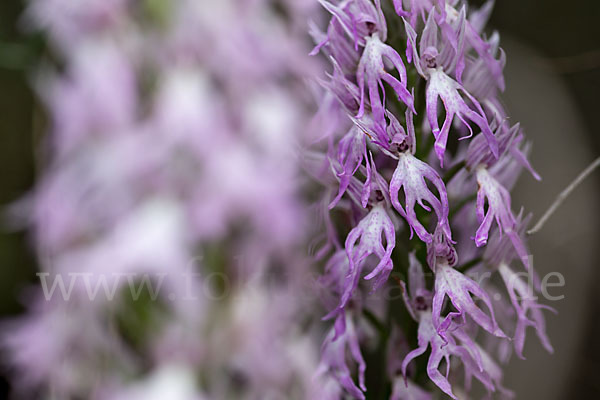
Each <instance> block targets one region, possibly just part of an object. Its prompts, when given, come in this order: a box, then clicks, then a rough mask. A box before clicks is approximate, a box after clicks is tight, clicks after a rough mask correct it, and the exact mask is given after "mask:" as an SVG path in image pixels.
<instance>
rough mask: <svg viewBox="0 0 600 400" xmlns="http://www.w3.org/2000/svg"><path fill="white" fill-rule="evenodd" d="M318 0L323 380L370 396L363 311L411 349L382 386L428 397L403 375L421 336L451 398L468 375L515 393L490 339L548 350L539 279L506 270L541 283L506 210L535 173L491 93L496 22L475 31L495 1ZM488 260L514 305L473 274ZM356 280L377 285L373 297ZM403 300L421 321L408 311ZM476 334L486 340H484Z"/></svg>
mask: <svg viewBox="0 0 600 400" xmlns="http://www.w3.org/2000/svg"><path fill="white" fill-rule="evenodd" d="M319 2H320V3H321V5H322V6H323V8H324V9H325V10H326V11H327V12H328V13H329V14H330V20H329V24H328V25H327V28H326V30H325V31H323V32H321V31H319V30H318V29H316V28H314V29H313V32H312V34H313V37H314V39H315V41H316V42H317V43H318V44H317V46H316V48H315V49H314V51H313V53H312V54H313V55H314V54H317V53H321V54H323V55H324V56H325V57H326V58H327V59H328V60H329V61H330V64H331V70H332V72H331V73H330V74H328V75H327V79H324V80H322V81H321V86H322V87H323V92H322V101H321V109H320V111H319V113H318V114H317V118H319V119H322V116H323V115H328V116H329V120H328V121H329V125H327V126H326V128H327V129H324V135H323V136H321V141H320V142H318V143H315V145H314V147H315V148H316V150H315V151H313V152H312V153H311V155H312V158H313V159H314V160H316V162H315V163H314V164H315V165H317V167H315V168H314V175H315V176H316V177H317V178H318V179H319V180H320V182H321V183H323V185H324V186H326V187H327V188H328V189H327V190H323V192H322V193H323V196H324V200H323V202H322V203H321V204H329V207H328V208H329V211H328V212H324V213H322V217H323V218H322V220H323V224H324V226H325V227H326V231H327V235H326V244H325V246H323V248H322V251H320V252H319V253H318V257H325V256H326V255H327V254H329V252H330V251H331V250H333V251H334V254H333V255H331V256H329V257H330V258H329V260H328V261H327V265H326V269H325V275H324V276H323V278H322V283H323V285H324V287H325V291H326V292H327V296H324V301H325V304H326V306H327V307H328V308H329V310H328V311H329V313H328V314H327V316H326V318H325V319H334V320H335V324H334V327H333V328H332V331H331V332H330V334H329V335H328V336H327V339H326V340H325V343H324V344H323V351H322V359H321V368H320V370H319V371H320V372H319V376H321V377H322V378H323V379H324V380H326V381H327V380H328V379H332V378H333V379H335V380H336V381H337V382H338V384H339V387H340V389H339V390H343V391H345V392H346V393H347V394H350V395H351V396H353V397H354V398H358V399H364V398H365V392H366V391H367V387H368V385H365V371H368V369H369V365H367V364H365V361H364V358H363V355H362V353H361V351H364V350H365V348H367V349H368V348H369V347H373V346H369V343H370V342H374V341H376V340H377V338H373V335H372V333H370V332H371V331H369V329H368V327H369V325H368V322H369V321H370V322H373V320H378V321H377V323H376V325H378V326H379V328H381V329H380V330H382V331H383V332H384V333H381V334H380V337H379V340H382V341H385V340H388V336H389V332H392V331H393V332H396V331H400V332H402V336H404V337H405V338H406V340H407V341H408V342H409V343H416V345H417V347H416V348H415V349H414V350H412V351H408V350H406V351H405V352H404V358H403V360H399V362H398V363H397V365H398V366H399V367H397V368H392V369H391V370H390V371H389V372H388V374H389V376H388V378H389V382H392V383H393V393H392V398H395V399H409V398H419V399H421V398H430V397H429V395H428V394H427V393H426V391H424V389H423V388H421V387H419V384H421V385H423V384H426V382H425V381H424V380H423V376H419V375H418V374H414V373H413V374H409V372H410V371H409V367H410V365H411V361H412V360H413V359H415V358H416V357H419V356H421V355H423V354H425V353H426V351H427V349H428V348H429V349H430V352H429V353H428V355H427V357H428V361H427V368H426V375H427V376H428V378H429V380H430V381H431V382H433V384H435V385H436V386H437V387H438V388H439V389H441V390H442V391H443V392H444V393H446V394H447V395H449V396H451V397H452V398H457V393H464V392H467V391H468V390H469V389H470V386H471V380H472V378H473V377H475V378H476V379H477V380H478V381H479V382H481V384H482V385H483V386H484V387H485V388H486V389H487V390H488V391H489V392H490V393H491V392H500V393H501V394H502V395H503V396H510V395H511V393H510V391H509V390H507V389H505V388H504V387H503V386H502V369H501V368H500V366H499V364H500V363H504V362H506V361H507V352H506V351H504V352H502V353H498V354H496V355H497V357H496V358H499V360H498V361H495V360H494V357H493V355H494V354H495V353H496V352H498V349H500V348H503V349H504V348H505V347H506V346H504V345H505V344H507V343H508V344H509V345H510V344H511V340H512V345H513V346H514V349H515V352H516V354H517V355H518V356H519V357H522V349H523V343H524V340H525V330H526V327H528V326H532V327H534V328H535V330H536V332H537V334H538V336H539V337H540V339H541V341H542V343H543V345H544V347H545V348H546V349H547V350H548V351H552V347H551V346H550V343H549V341H548V338H547V337H546V335H545V332H544V317H543V315H542V311H541V310H542V309H543V308H546V307H545V306H543V305H540V304H538V303H537V301H536V300H535V299H536V297H535V296H534V291H535V290H536V289H537V287H536V288H534V287H532V286H531V285H528V284H527V282H525V281H524V280H523V277H522V276H521V274H519V273H516V272H513V270H511V267H509V264H510V262H511V261H513V259H519V260H520V261H521V262H522V264H523V265H524V266H525V270H526V271H527V272H528V273H529V274H530V276H531V280H533V281H535V280H536V279H537V277H536V276H535V274H534V273H533V270H532V265H531V264H530V261H529V259H528V253H527V249H526V246H525V240H524V237H523V231H524V227H525V223H526V222H527V220H528V219H526V218H525V219H524V218H522V215H518V216H517V215H515V214H514V213H513V211H512V210H513V208H512V204H511V197H510V193H509V192H510V189H511V188H512V186H513V185H514V183H515V181H516V179H517V177H518V175H519V173H520V171H521V169H522V168H523V167H524V168H526V169H528V170H529V171H530V172H531V173H532V174H533V176H534V177H535V178H536V179H539V177H538V176H537V174H536V173H535V172H534V171H533V169H532V168H531V166H530V165H529V163H528V161H527V159H526V156H525V155H526V153H527V150H528V148H527V146H526V145H525V144H524V143H523V134H522V130H521V128H520V126H519V125H518V124H516V125H513V126H511V125H510V124H509V123H508V121H507V120H508V116H507V114H506V111H505V109H504V108H503V106H502V103H501V101H500V99H499V94H500V93H501V92H502V91H503V90H504V78H503V75H502V70H503V67H504V64H505V56H504V53H503V51H502V50H501V49H500V48H499V46H498V35H497V33H494V34H493V35H491V36H490V37H486V35H485V34H484V33H483V28H484V26H485V24H486V20H487V18H488V17H489V15H490V13H491V10H492V6H493V1H488V2H487V3H486V4H485V5H484V6H483V7H482V8H480V9H478V10H471V9H469V8H467V5H466V4H465V2H462V1H458V0H394V1H392V2H389V3H387V2H386V3H384V4H382V2H381V0H374V1H371V0H340V1H327V0H320V1H319ZM440 105H441V106H442V107H440ZM439 121H443V122H442V123H441V127H440V123H439ZM318 151H321V156H320V157H319V156H318ZM336 193H337V194H336ZM334 194H336V195H335V196H334ZM494 221H495V222H496V224H494ZM490 232H491V239H489V240H488V237H490ZM413 233H416V238H413ZM343 237H345V238H346V239H345V242H344V241H343V240H341V239H342V238H343ZM341 242H344V245H343V248H342V245H341V244H340V243H341ZM423 264H427V265H428V267H429V269H430V270H431V273H428V274H426V273H425V271H424V270H423V268H422V265H423ZM463 266H465V267H463ZM467 268H468V269H469V272H470V273H473V275H472V274H470V273H465V270H466V269H467ZM496 272H497V273H498V274H499V276H501V277H502V280H501V281H503V282H504V283H505V285H506V293H507V294H508V298H509V299H510V303H507V302H505V301H504V300H503V298H502V297H501V296H498V297H496V296H493V298H494V300H495V301H492V296H491V293H496V292H495V290H496V289H495V288H494V285H493V283H492V282H491V281H489V280H488V281H485V282H482V281H481V280H479V281H478V280H476V279H474V277H475V273H477V274H479V276H486V274H487V275H489V276H491V275H492V274H495V273H496ZM361 278H362V279H364V280H372V281H373V284H372V285H371V295H369V294H366V293H364V292H363V285H361ZM406 282H407V283H408V288H407V287H406V286H407V285H406ZM394 287H399V288H400V289H401V290H402V291H403V292H404V296H403V297H404V302H405V305H406V309H405V311H402V310H399V309H398V307H397V304H395V303H393V302H392V301H390V299H389V298H386V296H385V293H390V291H389V290H388V291H386V290H384V288H394ZM378 293H379V294H380V296H377V294H378ZM382 298H383V301H377V300H376V299H378V300H381V299H382ZM406 312H407V313H408V314H409V315H410V317H412V319H414V321H416V323H417V325H418V328H416V332H415V329H414V328H412V326H413V325H411V323H410V322H406V320H403V319H402V315H403V313H406ZM497 315H498V318H497ZM500 316H502V318H500ZM385 332H387V333H388V334H385ZM476 336H477V338H483V337H486V340H485V341H482V343H483V342H484V343H485V346H484V345H480V344H478V343H476V341H475V338H476ZM394 354H395V353H394ZM500 354H501V356H500ZM387 356H388V357H391V358H393V357H396V358H397V357H399V356H397V355H396V356H392V353H391V352H390V353H389V354H388V355H387ZM442 362H445V373H442V372H441V371H440V367H441V366H442ZM461 365H462V368H460V366H461ZM461 371H462V372H461ZM353 374H354V376H355V377H356V378H355V379H354V380H352V378H351V377H352V376H353ZM400 374H401V375H403V376H404V379H398V378H399V377H400V376H401V375H400ZM409 375H410V376H412V377H413V378H411V379H409V377H410V376H409ZM460 376H462V377H463V378H464V381H463V382H464V383H463V385H460V384H459V382H458V381H459V379H458V378H459V377H460ZM411 380H412V381H411ZM417 380H418V382H417ZM400 381H402V382H400ZM327 382H329V381H327ZM415 382H417V383H418V384H416V383H415ZM329 384H331V383H329Z"/></svg>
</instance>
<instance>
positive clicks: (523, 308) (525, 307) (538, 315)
mask: <svg viewBox="0 0 600 400" xmlns="http://www.w3.org/2000/svg"><path fill="white" fill-rule="evenodd" d="M498 271H499V272H500V275H501V276H502V279H503V280H504V283H505V285H506V290H507V291H508V295H509V297H510V301H511V303H512V305H513V307H514V309H515V311H516V313H517V318H518V319H517V326H516V328H515V337H514V345H515V352H516V353H517V356H518V357H519V358H521V359H525V357H523V346H524V345H525V330H526V328H527V327H528V326H531V327H534V328H535V331H536V333H537V336H538V338H539V339H540V342H542V345H543V346H544V348H545V349H546V350H547V351H548V353H553V352H554V349H553V348H552V345H551V344H550V339H548V336H547V335H546V322H545V320H544V315H543V314H542V311H541V310H542V309H545V310H548V311H551V312H553V313H555V314H556V310H555V309H554V308H552V307H549V306H546V305H544V304H539V303H538V302H537V301H536V300H537V297H536V296H535V295H534V293H533V287H531V286H530V285H528V284H527V283H525V282H524V281H523V279H521V276H519V274H517V273H515V272H514V271H512V270H511V269H510V267H509V266H508V265H507V264H506V263H501V264H500V267H499V268H498Z"/></svg>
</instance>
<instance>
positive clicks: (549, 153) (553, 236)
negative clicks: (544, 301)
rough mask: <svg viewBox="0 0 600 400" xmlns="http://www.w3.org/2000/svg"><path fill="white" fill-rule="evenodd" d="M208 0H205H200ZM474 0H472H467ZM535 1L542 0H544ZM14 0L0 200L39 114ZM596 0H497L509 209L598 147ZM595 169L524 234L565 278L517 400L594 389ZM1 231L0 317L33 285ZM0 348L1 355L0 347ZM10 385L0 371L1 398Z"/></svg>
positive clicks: (597, 388) (598, 325)
mask: <svg viewBox="0 0 600 400" xmlns="http://www.w3.org/2000/svg"><path fill="white" fill-rule="evenodd" d="M200 1H208V0H200ZM472 3H473V4H474V5H480V4H481V3H482V2H481V1H472ZM542 4H543V5H542ZM22 11H23V3H22V2H21V1H18V0H4V1H2V2H0V204H1V205H2V206H3V207H6V206H7V205H10V204H12V203H13V202H14V201H15V200H17V199H21V198H23V196H25V195H26V194H27V193H28V190H30V188H31V187H32V185H33V182H34V181H35V170H36V167H35V164H36V162H35V160H36V157H37V151H36V146H35V143H36V137H38V136H39V135H40V133H41V132H43V128H44V123H43V120H44V118H43V112H42V110H41V109H40V108H39V106H38V104H37V102H36V99H35V96H34V94H33V93H32V91H31V89H30V83H31V82H32V79H33V76H34V69H33V67H34V65H36V63H37V61H38V60H39V57H40V55H41V54H43V52H44V44H43V41H42V39H41V38H40V37H37V36H35V35H31V34H28V33H27V32H23V31H22V29H20V27H19V17H20V16H21V15H22ZM599 19H600V2H599V1H597V0H573V1H570V2H568V3H566V2H564V1H562V0H546V1H544V2H543V3H542V2H540V1H535V0H503V1H499V2H498V4H497V5H496V7H495V11H494V13H493V15H492V20H491V24H490V26H491V27H492V28H495V29H498V30H499V31H500V33H501V36H502V47H503V48H504V49H505V51H506V53H507V56H508V65H507V68H506V71H505V73H506V82H507V90H506V94H505V99H506V103H507V107H508V108H509V110H510V113H511V115H512V116H513V118H514V120H515V121H520V122H521V123H522V126H523V127H524V128H525V130H526V133H527V136H528V138H529V139H530V140H531V141H532V142H533V152H532V154H531V160H532V163H533V165H534V167H536V169H537V170H538V172H539V173H540V174H541V175H542V177H543V178H544V180H543V182H542V183H537V182H535V181H534V180H533V179H532V178H530V177H528V176H523V178H522V179H521V180H520V182H519V186H518V187H517V190H516V192H515V195H514V197H515V200H514V204H515V207H516V205H518V204H523V205H524V206H525V208H526V209H527V210H531V211H532V212H534V215H535V216H534V220H535V219H536V218H538V217H539V216H540V215H541V214H542V213H543V212H544V211H545V209H546V208H547V207H548V206H549V205H550V203H551V202H552V200H553V199H554V197H555V196H556V194H558V193H559V192H560V190H562V189H563V188H564V187H565V186H566V185H567V184H568V183H569V182H570V181H571V180H572V179H573V178H574V177H575V176H576V175H577V174H578V173H579V172H580V171H581V170H582V169H583V168H585V166H586V165H587V164H589V163H590V162H591V161H592V160H593V159H594V158H595V157H597V156H598V155H599V154H600V128H598V123H597V121H596V119H597V118H598V114H599V113H600V100H599V99H598V93H600V24H599V23H598V20H599ZM599 205H600V173H599V172H596V173H595V174H594V175H592V176H591V177H590V178H589V179H588V180H587V181H586V182H585V183H584V184H583V185H582V186H581V187H580V188H579V189H578V190H577V191H576V192H575V193H574V195H573V196H572V197H571V198H569V199H568V200H567V201H566V202H565V204H564V205H563V207H562V208H561V209H560V210H559V211H558V212H557V214H556V215H555V216H554V217H553V218H552V219H551V220H550V221H549V222H548V224H547V225H546V227H545V228H544V229H543V230H542V231H541V232H540V233H538V234H536V235H535V236H533V237H532V239H531V250H532V253H533V255H534V263H535V265H536V268H537V269H538V271H539V272H540V274H542V275H543V274H544V273H548V272H553V271H557V272H561V273H562V274H563V275H564V276H565V282H566V284H565V286H564V287H563V288H556V293H550V294H552V295H556V296H558V295H564V296H565V297H564V299H562V300H560V301H556V302H554V303H553V304H551V305H552V306H553V307H555V308H556V309H557V310H558V311H559V314H558V316H551V315H549V316H548V318H547V322H548V327H549V332H548V333H549V336H550V338H551V340H552V342H553V345H554V348H555V354H554V355H548V354H546V353H545V352H544V350H543V349H542V347H541V345H540V344H539V343H538V342H537V340H535V339H534V338H533V335H531V336H529V340H528V342H527V345H526V348H525V356H526V357H527V360H526V361H520V360H513V361H512V364H511V366H510V368H508V369H507V375H508V376H507V382H506V383H507V386H508V387H511V388H513V389H514V390H515V391H516V393H517V398H518V399H530V398H536V399H537V398H543V399H557V400H558V399H571V398H600V380H599V379H597V378H598V377H599V376H600V343H599V342H598V339H597V338H600V297H599V296H598V295H597V292H598V289H597V288H598V287H600V270H599V268H598V267H599V266H600V265H599V264H600V262H599V261H598V260H599V257H598V253H597V252H596V250H597V246H598V245H600V240H599V238H600V228H599V227H600V217H599V216H600V213H599V211H598V207H599ZM3 226H4V229H2V231H1V232H0V318H4V317H7V316H11V315H16V314H18V313H19V312H21V311H22V308H21V306H20V303H19V298H20V293H22V291H23V289H24V288H26V287H27V286H28V285H31V284H33V283H35V281H36V280H35V271H36V266H35V259H34V257H33V256H32V251H31V248H30V247H29V245H28V238H27V232H23V231H22V230H19V229H15V228H10V227H7V224H6V222H5V223H4V224H3ZM0 357H1V355H0ZM9 391H10V387H9V384H8V382H7V381H6V379H5V378H4V374H3V372H2V371H1V370H0V399H3V398H6V397H7V394H8V393H9Z"/></svg>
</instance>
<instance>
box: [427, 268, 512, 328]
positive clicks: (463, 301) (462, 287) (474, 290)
mask: <svg viewBox="0 0 600 400" xmlns="http://www.w3.org/2000/svg"><path fill="white" fill-rule="evenodd" d="M434 293H435V294H434V296H433V305H432V314H433V316H434V318H433V324H434V326H435V328H436V330H437V332H438V333H439V334H440V336H441V337H442V338H443V339H446V338H447V331H448V329H449V328H450V325H451V323H452V322H453V320H454V319H455V318H458V317H460V318H462V321H463V323H466V319H465V317H466V315H467V314H468V315H469V316H470V317H471V318H472V319H473V321H475V322H476V323H477V324H478V325H479V326H481V327H482V328H483V329H485V330H486V331H488V332H489V333H491V334H492V335H494V336H498V337H502V338H504V337H506V335H505V334H504V332H502V330H501V329H500V328H499V327H498V323H497V322H496V318H495V316H494V309H493V307H492V302H491V300H490V297H489V295H488V294H487V293H486V292H485V291H484V290H483V289H482V288H481V287H480V286H479V285H478V284H477V282H475V281H474V280H472V279H471V278H469V277H467V276H465V275H463V274H462V273H460V272H458V271H457V270H455V269H454V268H452V267H450V266H448V265H445V264H442V263H440V264H438V265H437V268H436V271H435V292H434ZM471 295H474V296H476V297H478V298H479V299H481V301H483V303H484V304H485V305H486V307H487V308H488V309H489V311H490V315H487V314H486V313H484V312H483V311H482V310H481V308H479V307H478V306H477V305H476V304H475V302H474V300H473V298H472V297H471ZM446 296H448V297H449V298H450V301H451V303H452V305H453V306H454V308H455V309H456V311H452V312H450V313H449V314H448V315H446V317H445V318H444V319H443V320H441V318H440V316H441V313H442V306H443V305H444V300H445V298H446Z"/></svg>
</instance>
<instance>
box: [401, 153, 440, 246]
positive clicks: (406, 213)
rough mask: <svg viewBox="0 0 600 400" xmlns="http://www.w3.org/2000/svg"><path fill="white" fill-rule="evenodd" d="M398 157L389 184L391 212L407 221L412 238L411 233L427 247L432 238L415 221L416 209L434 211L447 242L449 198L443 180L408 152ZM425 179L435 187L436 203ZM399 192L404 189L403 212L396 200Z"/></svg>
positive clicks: (416, 220)
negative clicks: (392, 207) (396, 213)
mask: <svg viewBox="0 0 600 400" xmlns="http://www.w3.org/2000/svg"><path fill="white" fill-rule="evenodd" d="M398 157H399V160H398V165H397V167H396V170H395V171H394V175H393V176H392V179H391V181H390V197H391V200H392V205H393V206H394V208H395V209H396V210H397V211H398V212H399V213H400V215H402V216H403V217H404V218H406V220H407V222H408V224H409V226H410V228H411V237H412V232H413V230H414V232H416V233H417V236H418V237H419V239H421V240H422V241H424V242H426V243H430V242H431V240H432V238H431V234H430V233H429V232H427V230H426V229H425V227H424V226H423V225H422V224H421V222H420V221H419V220H418V219H417V215H416V213H415V206H416V204H417V203H418V204H419V205H420V206H421V207H423V208H424V209H425V210H427V211H429V212H431V208H430V206H431V207H432V208H433V210H434V212H435V214H436V216H437V219H438V225H442V226H443V227H444V229H445V234H446V235H447V236H448V237H449V238H450V237H451V232H450V225H449V224H448V212H449V205H448V195H447V194H446V187H445V186H444V182H443V181H442V178H440V176H439V175H438V174H437V172H436V171H435V170H434V169H433V168H431V167H430V166H429V165H428V164H426V163H424V162H423V161H421V160H419V159H418V158H416V157H415V156H413V155H412V154H411V153H410V151H404V152H401V153H399V154H398ZM425 178H427V179H428V180H429V181H430V182H431V183H432V184H433V185H434V186H435V187H436V189H437V191H438V193H439V199H438V197H436V196H435V195H434V194H433V193H432V192H431V191H430V190H429V188H428V187H427V183H426V182H425ZM401 188H404V197H405V206H406V208H403V207H402V205H401V204H400V201H399V200H398V193H399V191H400V189H401ZM424 201H426V202H427V203H428V204H429V206H428V205H426V204H425V203H424Z"/></svg>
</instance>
